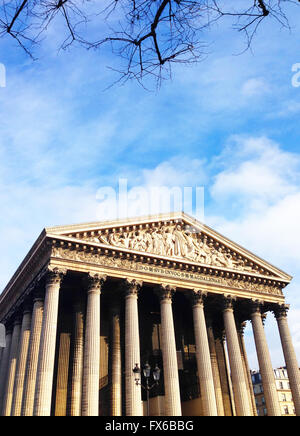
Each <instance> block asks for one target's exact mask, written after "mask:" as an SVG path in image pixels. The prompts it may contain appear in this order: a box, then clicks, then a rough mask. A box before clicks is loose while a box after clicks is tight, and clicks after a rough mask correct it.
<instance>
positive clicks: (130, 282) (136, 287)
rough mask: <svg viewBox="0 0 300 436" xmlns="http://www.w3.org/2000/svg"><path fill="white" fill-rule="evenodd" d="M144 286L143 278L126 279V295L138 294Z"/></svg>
mask: <svg viewBox="0 0 300 436" xmlns="http://www.w3.org/2000/svg"><path fill="white" fill-rule="evenodd" d="M142 286H143V282H142V280H135V279H128V278H126V279H125V295H126V296H129V295H135V296H137V295H138V293H139V291H140V289H141V287H142Z"/></svg>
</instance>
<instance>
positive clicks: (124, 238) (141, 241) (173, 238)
mask: <svg viewBox="0 0 300 436" xmlns="http://www.w3.org/2000/svg"><path fill="white" fill-rule="evenodd" d="M124 230H125V229H124ZM124 230H121V231H120V232H116V230H115V229H111V230H110V231H109V230H106V232H105V234H100V235H99V237H98V238H95V237H93V240H94V241H97V242H101V243H105V244H109V245H113V246H116V247H124V248H126V249H132V250H136V251H142V252H147V253H153V254H157V255H165V256H169V257H173V256H174V257H181V258H187V259H189V260H192V261H195V262H199V263H202V264H205V265H215V266H220V267H225V268H230V269H238V270H246V271H252V272H253V271H254V272H257V271H256V269H255V268H254V267H252V266H249V265H247V261H246V260H245V259H244V258H242V257H241V256H239V257H236V254H235V253H232V252H231V251H230V249H228V248H224V247H217V246H216V244H215V243H214V242H213V241H212V240H210V242H208V237H207V236H206V235H205V234H204V235H202V234H201V233H200V234H199V233H197V232H196V231H195V229H193V228H189V229H186V230H184V228H183V226H182V225H180V224H175V225H169V226H161V225H158V226H157V227H151V228H146V229H141V228H140V229H139V230H132V231H128V229H126V230H127V231H124ZM90 239H91V238H90Z"/></svg>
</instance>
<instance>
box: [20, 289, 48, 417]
mask: <svg viewBox="0 0 300 436" xmlns="http://www.w3.org/2000/svg"><path fill="white" fill-rule="evenodd" d="M43 310H44V299H43V298H42V296H41V295H39V294H36V295H35V296H34V300H33V311H32V320H31V333H30V339H29V348H28V356H27V364H26V371H25V380H24V390H23V400H22V410H21V415H22V416H32V414H33V405H34V393H35V385H36V374H37V366H38V357H39V348H40V338H41V331H42V321H43Z"/></svg>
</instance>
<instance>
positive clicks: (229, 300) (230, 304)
mask: <svg viewBox="0 0 300 436" xmlns="http://www.w3.org/2000/svg"><path fill="white" fill-rule="evenodd" d="M235 301H236V297H235V296H233V295H224V296H223V310H233V309H234V303H235Z"/></svg>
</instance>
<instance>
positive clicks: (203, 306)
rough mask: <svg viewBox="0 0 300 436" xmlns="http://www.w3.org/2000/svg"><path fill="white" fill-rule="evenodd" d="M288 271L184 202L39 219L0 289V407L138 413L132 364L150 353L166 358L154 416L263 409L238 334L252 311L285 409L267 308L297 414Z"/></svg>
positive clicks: (267, 384)
mask: <svg viewBox="0 0 300 436" xmlns="http://www.w3.org/2000/svg"><path fill="white" fill-rule="evenodd" d="M290 281H291V277H290V276H289V275H288V274H286V273H284V272H283V271H281V270H280V269H278V268H275V267H274V266H272V265H270V264H269V263H267V262H266V261H264V260H262V259H260V258H258V257H257V256H255V255H254V254H252V253H251V252H249V251H247V250H245V249H244V248H242V247H240V246H239V245H237V244H235V243H234V242H232V241H230V240H228V239H226V238H225V237H224V236H222V235H220V234H218V233H217V232H215V231H214V230H212V229H210V228H209V227H207V226H205V225H203V224H201V223H199V222H197V221H196V220H194V219H193V218H191V217H189V216H187V215H185V214H183V213H178V214H175V213H173V214H168V215H160V216H156V217H142V218H137V219H128V220H124V221H121V220H119V221H115V222H102V223H99V222H98V223H89V224H81V225H73V226H65V227H53V228H47V229H44V231H43V232H42V233H41V235H40V236H39V238H38V239H37V241H36V242H35V244H34V245H33V247H32V249H31V250H30V251H29V253H28V254H27V256H26V257H25V259H24V261H23V262H22V264H21V265H20V267H19V268H18V269H17V271H16V273H15V274H14V276H13V277H12V279H11V280H10V282H9V283H8V285H7V286H6V288H5V289H4V291H3V293H2V294H1V296H0V322H2V323H4V324H5V326H6V331H7V338H6V343H7V347H6V348H5V350H4V351H3V352H2V353H1V362H0V365H1V366H0V410H1V413H2V415H5V416H8V415H14V416H20V415H23V416H25V415H27V416H29V415H34V416H49V415H69V416H79V415H85V416H96V415H106V416H107V415H111V416H120V415H127V416H140V415H143V414H144V413H145V412H144V411H145V410H146V408H145V400H146V397H145V392H144V391H143V389H141V386H140V385H139V384H137V383H135V380H134V374H133V368H134V367H135V365H136V364H138V365H139V366H140V367H142V366H143V364H144V363H145V362H149V363H150V364H151V366H152V367H154V366H155V365H156V364H157V365H159V367H160V368H161V370H162V377H161V382H160V384H159V386H157V387H155V388H154V389H153V390H152V391H151V395H150V401H149V402H150V409H149V411H150V414H151V415H165V416H180V415H205V416H215V415H219V416H223V415H238V416H255V415H256V414H257V413H256V408H255V402H254V394H253V388H252V383H251V378H250V376H249V366H248V361H247V355H246V350H245V346H244V341H243V325H244V323H245V321H247V320H250V321H251V322H252V326H253V334H254V338H255V344H256V348H257V353H258V360H259V364H260V370H261V374H262V383H263V385H264V392H265V393H266V394H265V400H266V402H267V403H268V406H269V410H270V411H271V412H270V414H272V415H274V416H277V415H279V414H280V407H279V405H278V399H277V396H276V395H274V377H273V371H272V367H271V361H270V356H269V354H268V346H267V338H266V337H265V333H264V327H263V322H262V317H263V314H264V313H266V312H273V313H274V314H275V316H276V319H277V322H278V328H279V333H280V337H281V341H282V346H283V352H284V355H285V359H286V365H287V371H288V373H289V379H290V384H291V391H292V395H293V397H294V404H295V410H296V414H297V415H300V410H299V407H300V405H299V371H298V366H297V365H298V364H297V361H296V358H295V353H294V350H293V346H292V342H291V338H290V333H289V330H288V324H287V318H286V313H287V309H288V307H287V305H286V304H285V298H284V294H283V289H284V288H285V286H286V285H288V283H289V282H290ZM225 346H226V348H227V352H225ZM227 356H228V359H227ZM296 369H297V371H296ZM229 374H230V376H229ZM143 402H144V404H143Z"/></svg>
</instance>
